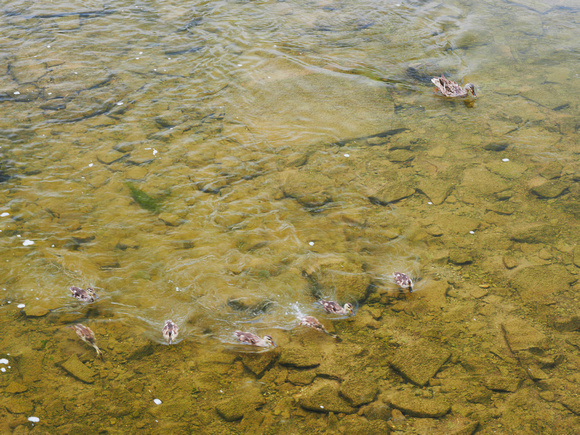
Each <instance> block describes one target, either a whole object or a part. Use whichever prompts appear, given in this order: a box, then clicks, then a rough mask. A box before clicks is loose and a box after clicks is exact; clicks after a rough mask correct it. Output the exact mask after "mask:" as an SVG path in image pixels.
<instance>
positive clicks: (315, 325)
mask: <svg viewBox="0 0 580 435" xmlns="http://www.w3.org/2000/svg"><path fill="white" fill-rule="evenodd" d="M298 325H303V326H308V327H309V328H312V329H316V330H317V331H320V332H324V333H325V334H328V335H330V336H331V337H334V338H336V335H334V334H331V333H330V332H328V331H327V330H326V328H325V327H324V325H323V324H322V323H320V322H319V321H318V319H317V318H316V317H313V316H305V317H302V318H300V323H299V324H298Z"/></svg>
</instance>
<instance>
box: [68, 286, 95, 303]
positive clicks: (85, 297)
mask: <svg viewBox="0 0 580 435" xmlns="http://www.w3.org/2000/svg"><path fill="white" fill-rule="evenodd" d="M70 291H71V293H72V297H73V298H75V299H78V300H79V301H82V302H95V301H96V300H97V294H96V293H95V290H94V289H92V288H91V287H88V288H87V289H86V290H83V289H82V288H78V287H75V286H74V285H73V286H72V287H71V288H70Z"/></svg>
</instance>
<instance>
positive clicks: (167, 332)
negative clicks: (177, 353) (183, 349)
mask: <svg viewBox="0 0 580 435" xmlns="http://www.w3.org/2000/svg"><path fill="white" fill-rule="evenodd" d="M178 335H179V327H178V326H177V325H176V324H175V323H173V322H172V321H171V320H166V321H165V325H164V326H163V337H164V338H165V339H166V340H167V342H168V343H169V344H172V343H173V340H175V339H176V338H177V336H178Z"/></svg>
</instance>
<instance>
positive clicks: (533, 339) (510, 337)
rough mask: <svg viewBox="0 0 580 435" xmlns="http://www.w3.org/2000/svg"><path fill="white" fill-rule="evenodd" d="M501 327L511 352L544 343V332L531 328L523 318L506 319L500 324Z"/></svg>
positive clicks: (540, 346)
mask: <svg viewBox="0 0 580 435" xmlns="http://www.w3.org/2000/svg"><path fill="white" fill-rule="evenodd" d="M501 329H502V331H503V333H504V336H505V340H506V341H507V343H508V345H509V347H510V349H511V350H512V352H519V351H522V350H529V349H536V348H542V347H544V346H545V344H546V336H545V335H544V333H542V332H540V331H538V330H537V329H535V328H533V327H532V326H531V325H530V324H529V323H528V322H526V321H525V320H521V319H510V320H507V321H505V322H503V323H502V324H501Z"/></svg>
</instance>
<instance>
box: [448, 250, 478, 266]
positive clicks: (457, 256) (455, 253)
mask: <svg viewBox="0 0 580 435" xmlns="http://www.w3.org/2000/svg"><path fill="white" fill-rule="evenodd" d="M449 261H450V262H451V263H453V264H467V263H471V262H472V261H473V257H472V255H471V253H470V252H469V251H467V250H466V249H453V250H452V251H450V252H449Z"/></svg>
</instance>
